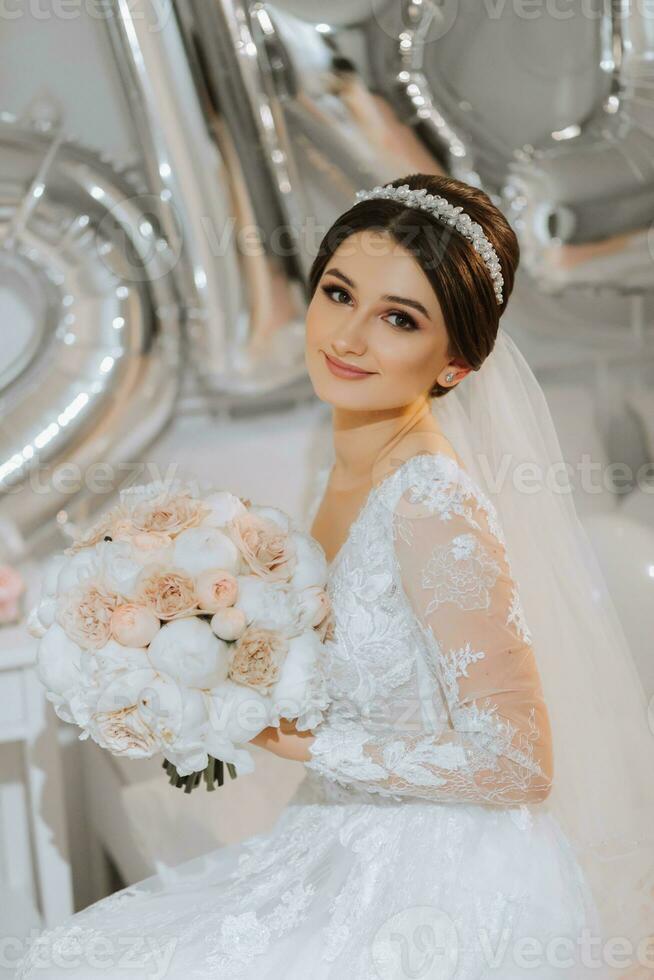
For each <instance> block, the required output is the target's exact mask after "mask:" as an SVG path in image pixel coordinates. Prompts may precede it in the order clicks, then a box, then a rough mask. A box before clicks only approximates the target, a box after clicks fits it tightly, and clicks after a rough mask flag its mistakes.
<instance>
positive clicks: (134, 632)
mask: <svg viewBox="0 0 654 980" xmlns="http://www.w3.org/2000/svg"><path fill="white" fill-rule="evenodd" d="M160 629H161V623H160V622H159V617H158V616H157V614H156V613H155V612H154V610H153V609H150V608H148V607H147V606H139V605H137V604H136V603H135V602H124V603H123V604H122V605H121V606H117V607H116V609H114V611H113V613H112V616H111V633H112V636H113V637H114V639H115V640H118V642H119V643H121V644H122V645H123V646H124V647H146V646H147V645H148V643H150V642H151V641H152V640H153V639H154V637H155V636H156V635H157V633H158V632H159V630H160Z"/></svg>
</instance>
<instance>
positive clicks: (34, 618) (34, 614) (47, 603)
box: [27, 596, 57, 637]
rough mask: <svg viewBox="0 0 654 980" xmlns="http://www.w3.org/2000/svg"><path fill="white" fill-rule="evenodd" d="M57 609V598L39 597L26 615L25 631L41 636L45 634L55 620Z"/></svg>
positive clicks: (31, 634)
mask: <svg viewBox="0 0 654 980" xmlns="http://www.w3.org/2000/svg"><path fill="white" fill-rule="evenodd" d="M56 611H57V600H56V599H55V598H54V597H53V596H46V597H45V598H44V599H41V601H40V602H39V604H38V605H37V606H34V608H33V609H31V610H30V612H29V614H28V616H27V632H28V633H29V634H30V636H37V637H41V636H44V635H45V632H46V630H48V629H49V628H50V627H51V626H52V624H53V623H54V621H55V613H56Z"/></svg>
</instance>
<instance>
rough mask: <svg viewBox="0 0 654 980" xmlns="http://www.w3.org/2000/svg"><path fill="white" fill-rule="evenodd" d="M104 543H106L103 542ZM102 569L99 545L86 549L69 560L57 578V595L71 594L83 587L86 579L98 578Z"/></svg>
mask: <svg viewBox="0 0 654 980" xmlns="http://www.w3.org/2000/svg"><path fill="white" fill-rule="evenodd" d="M103 543H104V542H103ZM99 568H100V553H99V551H98V547H97V545H96V546H95V547H93V548H84V549H83V550H82V551H78V552H76V554H74V555H72V556H71V557H69V558H67V560H66V562H65V564H64V565H62V567H61V569H60V571H59V574H58V576H57V595H61V594H62V593H64V592H69V591H71V590H72V589H75V588H77V586H78V585H81V584H82V583H83V582H84V580H85V579H88V578H94V577H97V574H98V571H99ZM53 574H54V573H53Z"/></svg>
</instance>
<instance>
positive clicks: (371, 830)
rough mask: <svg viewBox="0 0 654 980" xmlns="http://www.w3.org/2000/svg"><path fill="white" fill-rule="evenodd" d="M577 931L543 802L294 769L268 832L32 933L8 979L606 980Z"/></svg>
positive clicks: (583, 891) (570, 891) (581, 914)
mask: <svg viewBox="0 0 654 980" xmlns="http://www.w3.org/2000/svg"><path fill="white" fill-rule="evenodd" d="M584 934H585V935H586V936H590V937H592V936H598V935H600V932H599V924H598V922H597V918H596V911H595V909H594V905H593V901H592V898H591V896H590V895H589V893H588V891H587V886H586V885H585V880H584V878H583V876H582V875H581V873H580V870H579V868H578V865H577V863H576V860H575V857H574V855H573V853H572V851H571V849H570V846H569V844H568V842H567V839H566V837H565V836H564V834H563V833H562V832H561V830H560V828H559V826H558V824H557V823H556V821H555V820H554V818H553V817H552V816H551V815H549V814H548V813H547V809H546V804H540V805H537V806H532V807H527V806H516V807H511V808H497V807H484V806H479V805H469V804H456V805H455V804H444V803H433V802H428V801H425V800H421V799H417V798H404V799H402V801H401V802H397V801H396V800H394V799H393V798H389V797H383V796H381V795H379V794H372V793H370V794H367V793H365V792H362V791H356V790H354V789H352V788H343V787H341V786H339V785H338V784H336V783H334V782H333V781H331V780H327V779H325V778H324V777H323V776H321V775H320V774H318V773H315V772H312V771H311V770H308V771H307V776H306V779H305V780H304V781H303V782H302V783H301V784H300V786H299V787H298V790H297V791H296V794H295V796H294V797H293V799H292V800H291V802H290V803H289V804H288V806H287V807H286V808H285V809H284V810H283V811H282V813H281V814H280V816H279V817H278V819H277V821H276V823H275V825H274V826H273V828H272V829H271V830H270V831H268V832H267V833H263V834H259V835H256V836H254V837H251V838H249V839H247V840H245V841H241V842H240V843H238V844H233V845H229V846H225V847H221V848H219V849H217V850H215V851H213V852H211V853H209V854H207V855H204V856H202V857H200V858H194V859H192V860H190V861H187V862H183V863H182V864H180V865H178V866H177V867H176V868H161V869H160V871H159V873H158V874H157V875H153V876H152V877H150V878H147V879H145V880H143V881H141V882H139V883H138V884H137V885H134V886H130V887H128V888H125V889H123V890H122V891H119V892H117V893H115V894H114V895H111V896H109V897H108V898H106V899H102V900H100V901H99V902H96V903H95V904H94V905H92V906H89V907H88V908H86V909H84V910H83V911H81V912H78V913H77V914H76V915H74V916H72V917H71V918H69V919H68V920H67V921H66V922H65V923H64V924H63V925H61V926H58V927H56V928H53V929H50V930H46V931H45V932H43V933H42V934H41V935H40V936H39V937H38V938H37V940H36V941H35V942H34V943H33V944H32V946H31V947H30V949H29V950H28V952H27V955H26V956H25V957H24V959H23V961H22V962H21V964H20V965H19V968H18V970H17V972H16V980H26V978H28V977H30V978H37V977H38V978H46V977H47V978H50V980H64V978H65V980H71V978H77V980H91V978H100V977H102V978H105V980H108V978H116V980H118V978H128V977H129V978H139V980H141V978H151V980H154V978H162V980H163V978H165V980H208V978H212V980H243V978H245V980H307V978H309V977H310V978H311V980H408V978H413V980H415V978H422V980H486V978H497V980H517V978H521V980H526V978H527V977H531V978H537V980H556V978H562V977H564V978H572V977H574V978H575V980H579V978H585V977H589V978H590V977H593V978H595V980H597V978H602V980H603V978H606V977H608V976H611V974H609V973H607V972H605V969H604V967H601V966H598V961H597V958H596V957H597V953H596V949H597V947H596V946H593V945H592V944H591V945H590V946H588V945H587V944H584V943H583V942H582V938H583V936H584ZM593 964H594V965H593Z"/></svg>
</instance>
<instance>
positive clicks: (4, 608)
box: [0, 565, 25, 623]
mask: <svg viewBox="0 0 654 980" xmlns="http://www.w3.org/2000/svg"><path fill="white" fill-rule="evenodd" d="M24 591H25V579H24V578H23V576H22V575H21V574H20V572H19V571H18V570H17V569H15V568H12V567H11V565H0V623H13V622H15V621H16V620H17V619H18V618H19V616H20V607H19V602H18V600H19V598H20V596H21V595H22V593H23V592H24Z"/></svg>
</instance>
